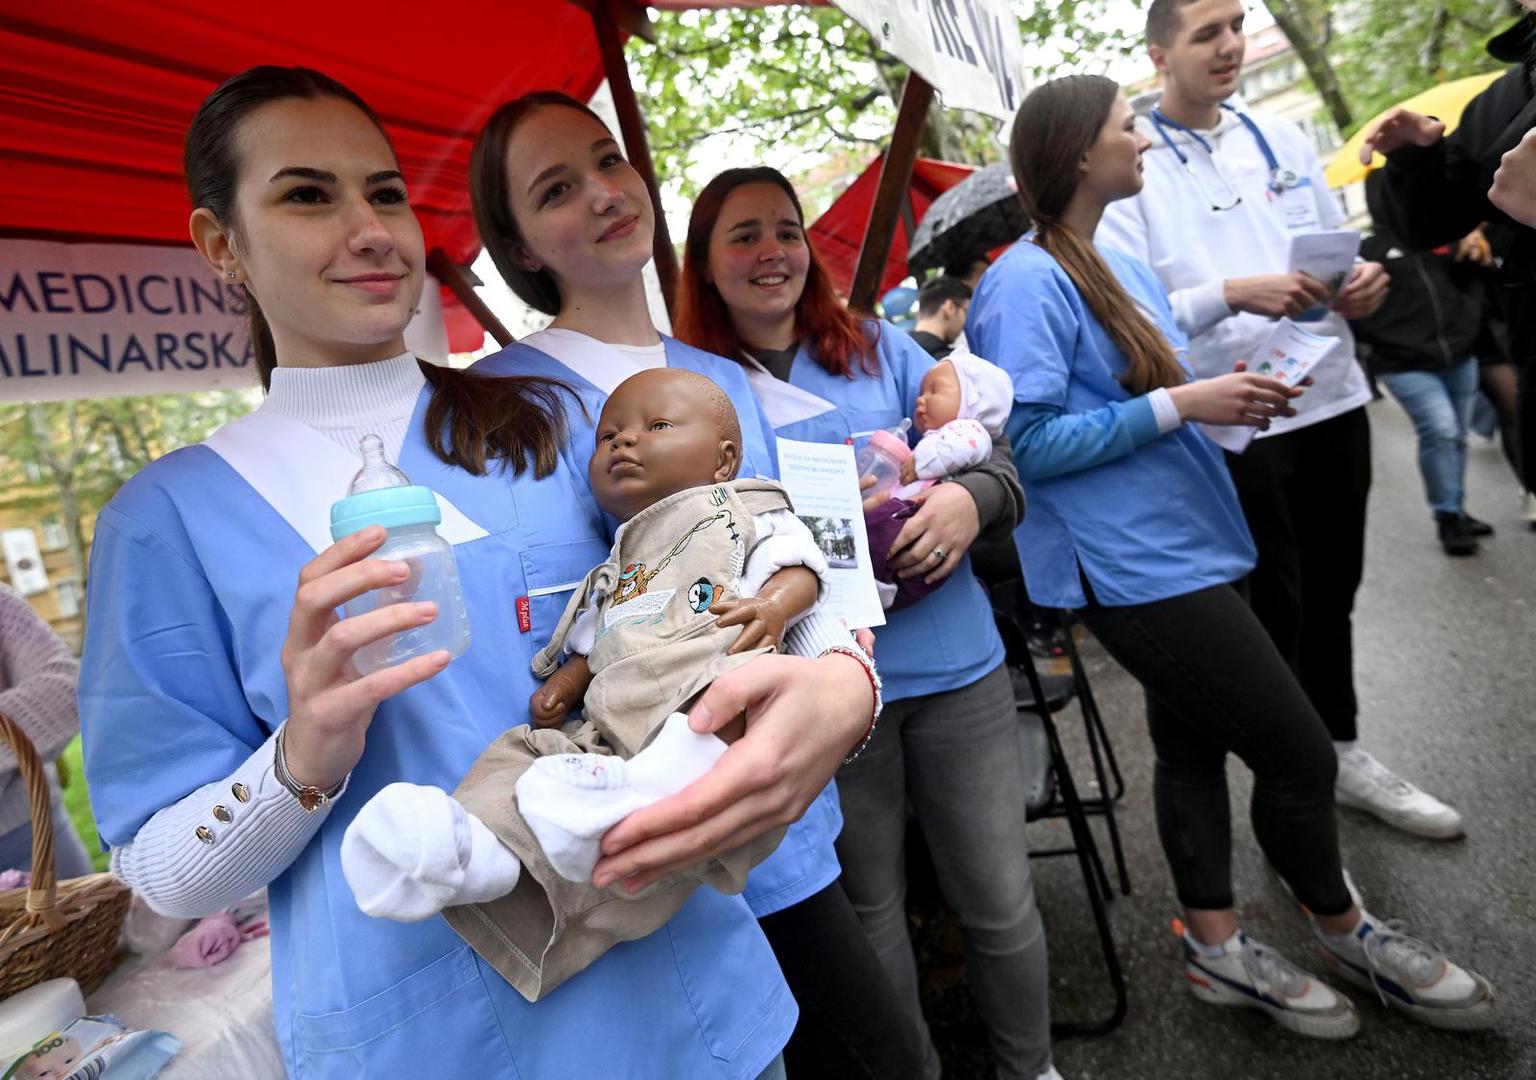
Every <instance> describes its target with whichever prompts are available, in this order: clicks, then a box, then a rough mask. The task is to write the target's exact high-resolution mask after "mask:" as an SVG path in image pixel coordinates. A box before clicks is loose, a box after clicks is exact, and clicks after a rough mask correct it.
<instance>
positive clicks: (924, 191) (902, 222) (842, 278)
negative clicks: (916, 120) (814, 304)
mask: <svg viewBox="0 0 1536 1080" xmlns="http://www.w3.org/2000/svg"><path fill="white" fill-rule="evenodd" d="M884 165H885V155H884V154H881V155H880V156H878V157H876V158H875V160H874V161H872V162H870V163H869V165H868V167H866V168H865V170H864V171H863V172H862V173H860V174H859V178H858V179H857V180H855V181H854V182H853V183H852V184H851V185H849V187H848V189H847V190H846V191H844V192H843V193H842V194H841V195H839V196H838V197H837V198H836V199H835V200H834V201H833V203H832V205H831V206H829V207H827V210H826V213H824V214H822V215H821V217H819V218H817V219H816V221H815V222H814V223H813V224H812V225H811V227H810V229H809V232H810V235H811V241H812V242H813V243H814V244H815V245H816V251H817V253H818V254H819V255H820V256H821V258H822V261H823V262H825V263H826V264H827V270H828V272H829V273H830V275H831V277H832V282H833V284H834V285H835V286H836V288H837V289H838V290H839V291H840V292H841V293H842V294H843V295H844V296H848V295H850V293H851V291H852V288H853V278H854V269H855V268H856V267H857V265H858V262H859V252H860V250H861V249H862V248H863V246H864V235H865V232H866V230H867V229H868V227H869V223H870V210H871V208H872V207H873V206H874V204H875V191H876V188H877V187H878V186H879V184H880V172H881V169H882V168H883V167H884ZM975 171H976V170H975V169H973V168H972V167H971V166H969V165H955V164H952V163H950V162H948V161H937V160H935V159H933V158H922V157H920V158H918V159H917V160H916V161H915V162H913V164H912V179H911V182H910V183H909V184H908V185H907V192H906V198H905V199H904V200H902V206H901V216H900V218H899V219H898V222H897V225H896V231H895V234H894V236H893V237H892V239H891V247H890V251H889V253H888V254H887V255H886V259H885V269H884V270H883V271H882V273H881V276H880V285H879V288H878V289H877V290H876V293H877V294H880V293H884V292H885V291H886V290H887V289H892V288H894V287H895V286H897V285H898V284H900V283H901V279H902V278H904V277H906V276H907V245H908V243H909V241H910V240H911V239H912V233H913V232H914V231H915V230H916V229H917V223H918V222H919V221H921V220H923V215H924V214H925V213H927V211H928V206H929V204H931V203H932V202H933V200H934V199H936V198H938V197H939V196H940V195H942V194H943V193H944V192H946V191H948V190H949V189H950V188H952V187H954V186H955V185H956V184H958V183H959V182H960V181H962V180H964V179H965V178H966V177H967V176H970V175H971V173H973V172H975Z"/></svg>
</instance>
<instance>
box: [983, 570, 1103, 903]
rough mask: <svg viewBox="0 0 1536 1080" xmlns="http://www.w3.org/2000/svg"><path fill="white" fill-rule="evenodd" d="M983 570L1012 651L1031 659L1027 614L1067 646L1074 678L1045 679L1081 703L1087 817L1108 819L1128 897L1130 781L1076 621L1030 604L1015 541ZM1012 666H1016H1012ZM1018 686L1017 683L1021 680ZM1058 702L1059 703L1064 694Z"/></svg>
mask: <svg viewBox="0 0 1536 1080" xmlns="http://www.w3.org/2000/svg"><path fill="white" fill-rule="evenodd" d="M983 564H984V565H985V567H986V571H987V572H986V574H985V575H982V574H981V573H980V572H978V576H980V577H982V580H983V581H984V582H986V586H987V591H988V593H989V594H990V595H991V598H992V613H993V617H994V618H995V619H996V620H997V623H998V627H999V630H1000V631H1003V632H1004V633H1005V638H1006V637H1007V635H1009V634H1012V635H1013V636H1014V637H1015V638H1016V639H1017V641H1016V643H1015V644H1014V645H1013V646H1011V647H1012V649H1013V651H1014V652H1017V653H1019V654H1022V655H1024V656H1028V655H1030V654H1029V649H1028V647H1027V645H1026V636H1025V634H1024V619H1025V617H1026V615H1025V613H1026V612H1029V613H1031V614H1033V615H1037V616H1039V617H1040V619H1041V620H1042V621H1043V623H1044V624H1045V626H1046V628H1047V629H1056V630H1059V631H1060V634H1059V636H1060V637H1061V638H1062V640H1063V642H1064V646H1065V649H1066V653H1067V660H1068V663H1069V665H1070V668H1071V672H1072V674H1071V675H1070V676H1047V677H1046V679H1047V682H1048V683H1049V682H1051V681H1052V680H1061V681H1064V682H1065V683H1066V684H1067V685H1068V686H1069V687H1070V691H1069V693H1068V694H1067V700H1071V699H1073V698H1076V700H1077V703H1078V708H1079V709H1080V710H1081V712H1082V717H1083V733H1084V737H1085V739H1086V741H1087V743H1088V755H1089V759H1090V760H1091V761H1092V762H1093V778H1094V782H1095V785H1096V787H1097V788H1098V792H1099V794H1097V795H1092V796H1088V797H1086V798H1084V799H1083V800H1082V804H1083V810H1084V812H1085V813H1088V814H1092V815H1094V816H1096V817H1102V818H1103V819H1104V825H1105V828H1106V830H1107V831H1108V833H1109V847H1110V851H1111V852H1112V853H1113V854H1114V857H1115V874H1116V877H1117V878H1118V879H1119V883H1120V892H1121V893H1122V894H1123V895H1125V896H1129V895H1130V894H1131V876H1130V872H1129V870H1128V869H1127V868H1126V864H1125V849H1124V846H1123V845H1122V844H1121V841H1120V824H1119V822H1118V821H1117V820H1116V819H1115V803H1117V802H1119V801H1120V799H1122V798H1123V797H1124V796H1125V778H1124V776H1123V775H1122V774H1121V772H1120V762H1119V760H1118V759H1117V758H1116V757H1115V748H1114V745H1113V744H1112V743H1111V742H1110V739H1109V732H1108V730H1107V729H1106V728H1105V726H1104V718H1103V716H1102V715H1100V713H1099V706H1098V702H1097V701H1096V700H1095V699H1094V696H1093V687H1092V685H1091V684H1090V683H1089V681H1088V669H1087V667H1086V666H1085V665H1084V664H1083V658H1082V654H1081V653H1079V652H1078V648H1077V642H1076V640H1075V638H1074V637H1073V634H1072V625H1073V620H1072V618H1071V616H1070V613H1067V612H1060V611H1056V610H1054V609H1051V608H1041V607H1036V606H1035V605H1034V604H1033V603H1032V602H1031V601H1030V599H1029V594H1028V593H1027V592H1026V591H1025V588H1024V579H1023V576H1022V571H1021V570H1020V569H1019V561H1018V554H1017V551H1016V550H1015V549H1014V548H1013V545H1012V541H1011V540H1010V541H1009V543H1008V547H1007V550H1006V551H999V550H997V549H995V548H994V549H993V550H992V551H991V553H990V555H989V557H988V558H987V559H986V560H984V563H983ZM1005 624H1006V629H1005ZM1010 666H1017V665H1014V664H1013V663H1012V661H1010ZM1015 681H1016V682H1017V679H1016V680H1015ZM1016 694H1017V687H1016ZM1055 696H1057V697H1059V694H1057V695H1055ZM1061 704H1065V702H1064V701H1063V702H1062V703H1061ZM1060 710H1061V705H1052V707H1051V711H1052V712H1059V711H1060ZM1063 813H1064V811H1063V810H1062V808H1061V807H1059V806H1058V807H1052V808H1051V809H1049V810H1047V811H1046V812H1045V813H1044V815H1043V816H1046V817H1061V816H1063Z"/></svg>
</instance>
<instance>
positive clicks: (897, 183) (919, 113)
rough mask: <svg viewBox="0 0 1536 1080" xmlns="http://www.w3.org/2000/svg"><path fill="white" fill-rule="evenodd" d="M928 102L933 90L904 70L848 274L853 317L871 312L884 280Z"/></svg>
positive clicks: (913, 73)
mask: <svg viewBox="0 0 1536 1080" xmlns="http://www.w3.org/2000/svg"><path fill="white" fill-rule="evenodd" d="M932 101H933V87H932V86H930V85H929V84H928V82H927V81H926V80H925V79H924V78H923V77H922V76H920V75H918V73H917V72H915V71H911V70H908V72H907V80H906V82H905V83H903V84H902V87H901V106H900V108H899V109H898V110H897V113H896V129H895V130H894V131H893V132H892V133H891V144H890V146H888V147H887V148H886V151H885V161H884V162H883V163H882V164H881V166H880V184H879V187H877V188H876V189H875V202H874V205H873V206H872V207H871V208H870V211H869V227H868V228H867V229H865V230H864V244H863V246H862V247H860V248H859V263H858V268H857V269H855V270H854V272H853V288H852V289H851V290H850V292H849V296H848V306H849V307H850V308H852V309H853V310H854V311H858V312H867V311H873V310H874V307H875V292H876V290H878V289H879V288H880V280H881V278H883V277H884V276H885V260H886V259H887V258H888V257H889V256H890V254H891V239H892V237H893V236H894V235H895V232H896V222H897V221H899V220H900V219H901V209H902V206H903V204H904V203H906V201H907V198H908V195H907V188H908V186H909V185H910V184H911V182H912V165H913V163H914V162H916V161H917V147H918V143H919V141H921V139H922V137H923V125H924V124H925V123H926V122H927V120H928V106H929V104H930V103H931V102H932Z"/></svg>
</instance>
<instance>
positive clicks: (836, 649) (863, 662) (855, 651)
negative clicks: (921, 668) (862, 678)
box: [817, 645, 884, 765]
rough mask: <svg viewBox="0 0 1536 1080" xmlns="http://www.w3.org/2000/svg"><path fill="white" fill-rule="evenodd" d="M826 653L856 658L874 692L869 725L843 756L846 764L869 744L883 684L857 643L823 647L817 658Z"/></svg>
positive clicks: (879, 707) (881, 704) (878, 713)
mask: <svg viewBox="0 0 1536 1080" xmlns="http://www.w3.org/2000/svg"><path fill="white" fill-rule="evenodd" d="M828 653H843V654H844V655H846V656H851V657H853V658H854V659H855V660H857V661H858V662H859V666H860V667H862V668H863V669H864V674H865V675H866V676H867V677H868V678H869V688H870V689H871V690H872V691H874V694H875V708H874V712H873V713H872V714H871V715H870V718H869V727H867V728H865V729H864V737H863V738H862V739H860V740H859V742H858V745H857V746H855V747H854V748H853V750H852V751H851V752H850V753H849V754H848V756H847V757H845V758H843V764H844V765H847V764H849V763H850V762H852V761H853V759H854V758H856V757H858V756H859V755H860V754H862V753H863V752H864V748H865V747H866V746H868V745H869V740H870V739H873V738H874V737H875V725H876V724H877V723H878V722H879V720H880V709H881V708H882V707H883V705H884V702H883V701H882V699H881V697H880V691H881V688H882V686H883V684H882V683H881V681H880V672H879V671H878V670H876V668H875V661H874V660H873V659H872V658H871V657H870V655H869V654H868V653H866V652H865V651H864V650H863V649H861V648H859V647H858V646H857V645H832V646H830V647H828V648H826V649H823V650H822V651H821V654H820V656H818V657H817V659H820V657H821V656H826V655H827V654H828Z"/></svg>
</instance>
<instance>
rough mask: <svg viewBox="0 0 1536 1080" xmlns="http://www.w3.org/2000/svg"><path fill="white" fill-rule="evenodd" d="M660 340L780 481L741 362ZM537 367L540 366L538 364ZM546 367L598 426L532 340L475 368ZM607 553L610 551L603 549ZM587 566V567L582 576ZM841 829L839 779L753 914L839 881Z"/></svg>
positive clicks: (509, 371)
mask: <svg viewBox="0 0 1536 1080" xmlns="http://www.w3.org/2000/svg"><path fill="white" fill-rule="evenodd" d="M662 342H663V344H664V345H665V346H666V352H667V366H668V367H675V368H684V369H686V370H688V371H693V372H697V373H698V374H700V375H703V376H705V377H707V378H709V379H712V380H713V381H714V382H715V384H716V385H718V386H719V387H720V388H721V389H722V390H724V391H725V394H726V396H727V397H729V398H730V399H731V404H732V405H733V406H734V407H735V409H736V418H737V421H738V422H739V423H740V425H741V441H742V459H741V468H740V469H739V475H741V476H766V477H768V478H770V479H777V477H778V475H779V458H778V450H777V446H776V443H775V441H774V435H773V426H772V425H771V424H769V423H768V419H767V417H765V416H763V411H762V409H761V408H759V407H758V404H757V399H756V398H755V397H753V396H752V387H751V384H750V383H748V382H747V376H746V373H745V372H744V371H743V370H742V368H741V365H740V364H737V363H734V362H732V361H730V360H727V359H725V358H724V357H722V356H716V355H715V354H714V353H711V352H705V351H704V350H702V349H696V348H694V347H693V346H692V345H687V344H684V343H683V342H681V341H678V340H677V339H676V338H672V337H667V336H665V335H663V336H662ZM535 365H541V366H542V367H540V368H536V367H535ZM546 368H547V369H556V370H558V371H559V373H560V374H559V375H558V376H557V377H558V378H561V379H563V380H564V381H565V382H567V383H568V384H570V385H572V386H573V387H575V388H576V389H577V391H578V392H579V393H580V394H581V399H582V401H583V403H585V405H586V407H587V410H588V411H589V412H590V413H591V417H592V423H593V424H594V425H595V424H596V423H597V417H598V414H599V413H601V412H602V409H603V403H604V402H605V401H607V400H608V396H607V395H606V394H604V393H603V392H602V391H601V390H600V389H598V388H597V387H596V386H594V385H592V383H590V382H588V381H587V380H586V379H584V378H582V377H581V376H580V375H579V374H577V373H576V372H575V371H573V370H572V369H571V368H569V367H568V366H566V365H565V364H562V363H560V362H559V361H558V360H556V359H554V358H553V357H551V356H549V355H547V354H546V353H543V352H541V351H540V350H538V349H536V348H533V347H532V346H529V345H521V344H512V345H509V346H507V347H506V348H505V349H502V350H501V351H500V352H498V353H493V354H491V355H490V356H487V357H484V358H482V359H481V360H479V361H478V362H476V364H475V366H474V368H473V370H474V371H476V372H478V373H480V374H492V375H520V374H532V373H533V372H534V371H535V370H542V369H546ZM583 438H584V440H585V441H583ZM583 438H577V439H575V440H573V442H572V445H571V452H572V454H573V455H574V456H575V458H576V460H577V461H578V462H579V463H580V464H581V470H582V471H581V475H582V476H583V477H585V476H586V475H587V461H588V460H589V458H590V457H591V454H592V451H593V450H594V449H595V448H596V443H595V440H594V438H593V435H592V432H591V430H590V429H588V431H587V432H586V434H585V436H584V437H583ZM616 527H617V523H616V522H613V521H612V520H611V519H610V520H609V521H608V528H609V530H610V533H609V535H610V536H611V535H612V533H611V530H612V529H613V528H616ZM603 557H604V558H606V557H607V553H606V552H605V553H604V556H603ZM598 561H601V560H598ZM594 565H595V564H594ZM585 572H586V571H582V573H583V574H584V573H585ZM581 576H582V575H581V574H578V575H576V576H575V578H570V579H563V580H562V582H561V583H562V584H564V583H565V582H566V581H569V583H570V585H571V588H575V586H576V585H577V584H578V583H579V582H580V579H581ZM549 599H552V600H554V601H557V602H558V604H559V605H560V607H561V608H562V609H563V607H564V605H565V603H566V602H567V601H568V600H569V599H570V597H569V595H568V593H567V592H561V593H559V594H558V595H555V596H553V597H552V598H549ZM546 640H547V638H546ZM842 831H843V813H842V808H841V805H840V804H839V802H838V798H837V785H836V783H835V782H829V783H828V784H827V786H826V787H825V788H823V789H822V791H821V794H820V795H818V796H816V800H815V801H814V802H812V803H811V805H810V806H809V807H808V808H807V809H806V811H805V814H804V815H803V816H802V817H801V818H800V820H799V821H797V822H795V823H794V824H793V825H791V826H790V827H789V831H788V832H787V833H785V835H784V839H783V841H782V842H780V844H779V846H778V848H777V849H775V850H774V853H773V854H772V855H770V856H769V857H768V858H766V859H764V860H763V861H762V862H760V863H758V864H757V865H756V866H754V867H753V868H752V871H751V872H750V873H749V874H748V875H747V887H746V889H745V890H744V891H743V893H742V895H743V896H744V897H745V898H746V901H747V904H748V905H749V906H750V907H751V908H752V913H753V914H754V915H756V916H758V917H759V918H761V917H762V916H764V915H772V914H773V913H774V912H777V911H783V910H784V909H785V908H787V907H790V906H792V905H794V904H798V903H799V902H800V901H802V900H804V899H805V898H806V897H809V896H813V895H815V894H816V893H818V892H820V891H821V890H822V889H825V888H826V887H827V886H828V885H830V884H832V883H833V882H834V881H836V880H837V878H838V875H839V874H841V873H842V866H841V864H839V863H838V861H837V851H836V849H835V848H834V847H833V842H834V841H835V840H836V839H837V836H838V834H839V833H841V832H842Z"/></svg>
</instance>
